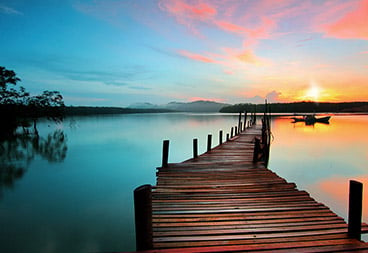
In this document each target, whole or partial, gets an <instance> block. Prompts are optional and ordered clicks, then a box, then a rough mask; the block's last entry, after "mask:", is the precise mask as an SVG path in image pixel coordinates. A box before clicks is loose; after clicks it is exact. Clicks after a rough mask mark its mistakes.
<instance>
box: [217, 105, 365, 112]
mask: <svg viewBox="0 0 368 253" xmlns="http://www.w3.org/2000/svg"><path fill="white" fill-rule="evenodd" d="M269 108H270V111H271V113H310V112H313V113H327V112H331V113H337V112H368V102H344V103H315V102H295V103H271V104H269ZM244 111H246V112H255V111H256V112H258V113H262V112H264V111H265V105H264V104H258V105H254V104H236V105H231V106H225V107H223V108H222V109H221V110H220V112H225V113H238V112H244Z"/></svg>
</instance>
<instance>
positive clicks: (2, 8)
mask: <svg viewBox="0 0 368 253" xmlns="http://www.w3.org/2000/svg"><path fill="white" fill-rule="evenodd" d="M1 13H3V14H7V15H23V13H22V12H20V11H18V10H16V9H14V8H11V7H8V6H5V5H3V4H1V3H0V14H1Z"/></svg>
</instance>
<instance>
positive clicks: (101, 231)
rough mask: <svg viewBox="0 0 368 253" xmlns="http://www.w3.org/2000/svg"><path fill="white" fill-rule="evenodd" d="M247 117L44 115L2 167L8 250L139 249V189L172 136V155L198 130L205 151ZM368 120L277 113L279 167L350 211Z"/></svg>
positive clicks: (187, 150)
mask: <svg viewBox="0 0 368 253" xmlns="http://www.w3.org/2000/svg"><path fill="white" fill-rule="evenodd" d="M237 120H238V116H237V115H228V114H189V113H172V114H132V115H116V116H93V117H74V118H68V119H66V120H65V121H64V122H63V124H62V125H54V124H51V123H50V122H41V123H40V132H41V133H42V136H43V137H42V139H41V140H40V141H39V143H38V144H37V146H35V144H34V141H32V140H21V141H19V143H20V146H19V147H18V148H14V147H12V148H10V151H11V152H10V151H9V150H8V151H9V154H10V155H8V156H7V159H12V161H10V162H11V163H10V164H12V166H13V167H11V168H13V169H12V170H11V169H2V171H0V172H1V174H0V180H1V181H0V252H113V251H132V250H135V235H134V209H133V208H134V207H133V190H134V189H135V188H136V187H138V186H140V185H142V184H147V183H148V184H155V180H156V179H155V168H156V167H158V166H160V164H161V150H162V141H163V140H165V139H169V140H170V154H169V162H180V161H183V160H186V159H188V158H190V157H191V156H192V139H193V138H198V141H199V152H200V153H203V152H204V151H205V149H206V140H207V135H208V134H213V138H214V141H213V142H214V143H213V145H217V144H218V132H219V130H224V132H225V133H226V132H229V131H230V128H231V127H232V126H235V125H236V124H237ZM367 125H368V115H339V116H333V117H332V118H331V120H330V124H329V125H324V124H315V125H314V126H305V125H304V123H296V124H292V123H291V120H290V119H289V117H277V118H274V119H273V120H272V133H273V136H274V140H273V142H272V145H271V157H270V163H269V168H270V169H272V170H273V171H275V172H276V173H278V174H279V175H280V176H281V177H284V178H286V179H287V180H288V181H289V182H295V183H296V184H297V186H298V188H299V189H303V190H306V191H308V192H309V193H310V194H311V195H312V197H314V198H315V199H316V200H317V201H320V202H322V203H324V204H326V205H327V206H329V207H330V208H331V209H332V210H333V211H334V212H336V213H337V214H338V215H340V216H342V217H344V218H346V216H347V201H348V198H347V196H348V182H349V180H350V179H356V180H359V181H361V182H363V183H364V184H365V189H364V190H365V193H366V192H367V185H368V165H367V164H368V145H367V143H368V135H367V134H366V129H367ZM31 148H32V150H31V151H29V149H31ZM3 151H4V150H2V152H3ZM4 152H5V151H4ZM4 154H5V153H4ZM4 157H6V156H4V155H2V158H4ZM15 158H17V161H15ZM3 163H4V162H3ZM8 165H9V163H8ZM17 168H23V169H24V170H23V171H22V172H19V170H17ZM9 174H11V176H9ZM364 195H366V194H364ZM363 220H364V221H365V222H368V199H367V198H366V197H365V198H364V208H363Z"/></svg>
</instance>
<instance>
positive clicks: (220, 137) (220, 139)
mask: <svg viewBox="0 0 368 253" xmlns="http://www.w3.org/2000/svg"><path fill="white" fill-rule="evenodd" d="M219 144H220V145H221V144H222V130H220V132H219Z"/></svg>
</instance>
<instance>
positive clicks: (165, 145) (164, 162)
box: [162, 140, 170, 168]
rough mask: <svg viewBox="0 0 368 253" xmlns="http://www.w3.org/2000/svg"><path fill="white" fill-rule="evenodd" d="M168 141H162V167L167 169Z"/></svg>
mask: <svg viewBox="0 0 368 253" xmlns="http://www.w3.org/2000/svg"><path fill="white" fill-rule="evenodd" d="M169 143H170V141H169V140H164V142H163V146H162V167H163V168H167V166H168V160H169Z"/></svg>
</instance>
